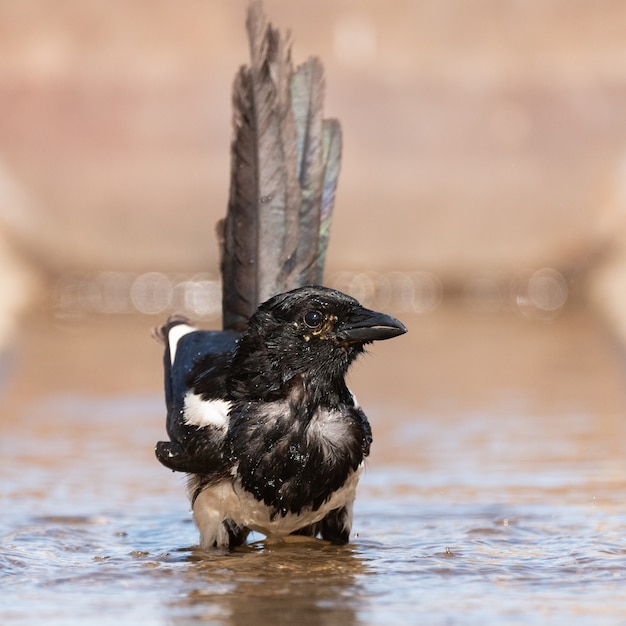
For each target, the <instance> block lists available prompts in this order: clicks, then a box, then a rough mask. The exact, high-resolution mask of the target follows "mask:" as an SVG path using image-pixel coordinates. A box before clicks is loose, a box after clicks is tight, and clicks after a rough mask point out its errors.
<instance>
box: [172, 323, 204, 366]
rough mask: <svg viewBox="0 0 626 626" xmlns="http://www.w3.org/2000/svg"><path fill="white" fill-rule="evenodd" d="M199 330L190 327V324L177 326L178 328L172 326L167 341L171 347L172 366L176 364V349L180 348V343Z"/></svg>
mask: <svg viewBox="0 0 626 626" xmlns="http://www.w3.org/2000/svg"><path fill="white" fill-rule="evenodd" d="M196 330H198V329H197V328H194V327H193V326H189V324H176V326H172V328H170V332H169V333H167V341H168V344H169V347H170V361H171V363H172V365H173V364H174V359H175V358H176V348H177V347H178V342H179V341H180V340H181V338H182V337H184V336H185V335H188V334H189V333H193V332H194V331H196Z"/></svg>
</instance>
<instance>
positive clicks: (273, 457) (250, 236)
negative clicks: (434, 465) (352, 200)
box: [156, 2, 406, 548]
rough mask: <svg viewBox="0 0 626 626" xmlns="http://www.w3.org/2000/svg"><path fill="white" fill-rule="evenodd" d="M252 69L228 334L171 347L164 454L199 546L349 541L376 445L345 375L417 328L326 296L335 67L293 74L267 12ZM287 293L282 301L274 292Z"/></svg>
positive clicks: (336, 132) (237, 118)
mask: <svg viewBox="0 0 626 626" xmlns="http://www.w3.org/2000/svg"><path fill="white" fill-rule="evenodd" d="M247 28H248V36H249V40H250V52H251V62H250V65H249V66H248V67H243V68H241V70H240V71H239V73H238V74H237V77H236V80H235V84H234V88H233V109H234V114H233V126H234V138H233V144H232V149H231V190H230V199H229V204H228V211H227V215H226V218H225V219H224V220H222V222H221V223H220V224H219V226H218V235H219V240H220V246H221V273H222V285H223V296H222V309H223V328H224V330H221V331H205V330H198V329H196V328H194V327H193V326H192V325H191V323H190V322H189V321H188V320H186V319H183V318H180V317H178V318H176V317H175V318H172V319H170V320H169V321H168V323H167V324H166V325H165V326H163V328H161V329H160V331H159V335H160V337H161V338H162V339H163V341H164V343H165V355H164V370H165V398H166V405H167V422H166V427H167V434H168V436H169V441H164V442H159V443H158V444H157V447H156V455H157V458H158V459H159V461H160V462H161V463H162V464H163V465H165V466H166V467H168V468H170V469H172V470H175V471H180V472H185V473H187V474H188V475H189V480H188V488H189V496H190V499H191V502H192V508H193V515H194V520H195V522H196V524H197V525H198V528H199V530H200V539H201V544H202V546H204V547H207V548H208V547H211V546H236V545H240V544H241V543H243V542H244V541H245V539H246V537H247V535H248V533H249V532H250V531H251V530H255V531H259V532H262V533H264V534H265V535H268V536H278V537H282V536H285V535H289V534H292V533H297V534H304V535H309V536H316V535H320V536H321V537H323V538H324V539H328V540H331V541H335V542H339V543H342V542H346V541H348V538H349V534H350V528H351V524H352V504H353V502H354V497H355V490H356V485H357V483H358V479H359V475H360V472H361V469H362V467H363V463H364V460H365V458H366V457H367V455H368V453H369V448H370V444H371V441H372V436H371V432H370V426H369V423H368V421H367V418H366V417H365V414H364V413H363V411H362V410H361V408H360V407H359V406H358V404H357V402H356V400H355V398H354V396H353V395H352V393H351V392H350V390H349V389H348V388H347V387H346V383H345V375H346V372H347V371H348V368H349V366H350V364H351V363H352V362H353V361H354V359H355V358H356V357H357V356H358V355H359V354H360V353H361V352H363V348H364V346H365V345H366V344H367V343H369V342H371V341H376V340H381V339H388V338H390V337H394V336H397V335H400V334H402V333H404V332H406V329H405V328H404V326H403V325H402V324H401V323H400V322H399V321H398V320H396V319H394V318H392V317H390V316H388V315H385V314H382V313H377V312H375V311H370V310H368V309H365V308H364V307H362V306H361V305H360V304H359V303H358V302H357V301H356V300H354V299H353V298H351V297H349V296H347V295H345V294H343V293H340V292H338V291H334V290H332V289H327V288H324V287H320V286H315V285H317V284H319V283H321V281H322V274H323V266H324V258H325V253H326V247H327V243H328V235H329V229H330V221H331V216H332V208H333V203H334V197H335V189H336V185H337V178H338V174H339V166H340V157H341V130H340V126H339V123H338V122H337V121H336V120H324V119H323V116H322V101H323V91H324V81H323V71H322V66H321V63H320V62H319V60H317V59H309V60H308V61H307V62H306V63H304V64H303V65H301V66H300V67H298V68H297V69H296V70H295V71H294V70H293V69H292V65H291V53H290V47H289V44H288V42H287V41H286V40H285V39H283V38H281V36H280V34H279V33H278V31H276V30H275V29H274V28H273V27H272V26H271V25H269V24H268V23H267V22H266V21H265V18H264V16H263V14H262V11H261V7H260V4H259V3H254V2H253V3H252V4H251V5H250V8H249V11H248V19H247ZM276 294H279V295H276Z"/></svg>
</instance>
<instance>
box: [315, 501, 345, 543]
mask: <svg viewBox="0 0 626 626" xmlns="http://www.w3.org/2000/svg"><path fill="white" fill-rule="evenodd" d="M319 526H320V534H321V535H322V539H326V541H331V542H332V543H337V544H344V543H348V541H350V530H351V528H352V507H351V506H350V507H347V506H344V507H342V508H340V509H335V510H334V511H331V512H330V513H329V514H328V515H327V516H326V517H325V518H324V519H323V520H322V521H321V522H319Z"/></svg>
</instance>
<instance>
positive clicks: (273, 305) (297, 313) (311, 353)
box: [233, 286, 406, 389]
mask: <svg viewBox="0 0 626 626" xmlns="http://www.w3.org/2000/svg"><path fill="white" fill-rule="evenodd" d="M405 332H406V328H405V327H404V325H403V324H402V323H401V322H400V321H398V320H397V319H395V318H394V317H391V316H390V315H386V314H384V313H378V312H376V311H370V310H369V309H366V308H365V307H363V306H361V305H360V304H359V303H358V302H357V301H356V300H355V299H354V298H351V297H350V296H347V295H346V294H344V293H341V292H340V291H336V290H334V289H328V288H326V287H318V286H311V287H301V288H299V289H294V290H293V291H288V292H286V293H283V294H280V295H278V296H274V297H273V298H270V299H269V300H267V301H266V302H264V303H263V304H262V305H261V306H259V308H258V309H257V311H256V312H255V313H254V315H253V316H252V317H251V318H250V320H249V323H248V330H247V331H246V333H245V334H244V335H243V337H242V338H241V340H240V343H239V346H238V348H237V355H236V356H235V360H234V361H233V366H234V367H235V368H237V367H242V368H244V369H246V370H248V372H249V371H250V368H253V369H254V370H255V371H256V372H258V375H257V378H256V380H255V384H257V385H258V384H259V383H260V381H259V379H258V376H262V377H263V378H264V379H265V385H266V384H270V385H271V387H272V388H273V389H278V388H281V387H283V386H285V385H286V384H288V383H289V381H290V380H291V379H293V378H294V377H296V376H300V377H304V378H306V379H307V380H308V381H310V382H311V384H314V385H315V384H318V383H319V384H323V383H324V382H327V381H337V379H341V381H342V382H343V377H344V376H345V374H346V372H347V370H348V367H349V365H350V363H351V362H352V361H353V360H354V358H355V357H356V356H357V355H358V354H360V353H361V352H363V347H364V345H365V344H367V343H370V342H372V341H376V340H381V339H390V338H391V337H396V336H398V335H402V334H403V333H405ZM249 382H251V381H249ZM265 385H263V384H262V386H265Z"/></svg>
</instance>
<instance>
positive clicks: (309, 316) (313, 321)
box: [304, 311, 324, 328]
mask: <svg viewBox="0 0 626 626" xmlns="http://www.w3.org/2000/svg"><path fill="white" fill-rule="evenodd" d="M323 321H324V315H323V314H322V313H321V312H320V311H307V313H305V314H304V323H305V324H306V325H307V326H308V327H309V328H317V327H318V326H320V325H321V323H322V322H323Z"/></svg>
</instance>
